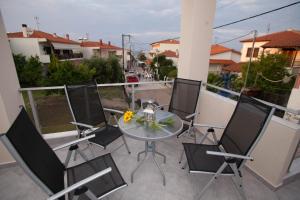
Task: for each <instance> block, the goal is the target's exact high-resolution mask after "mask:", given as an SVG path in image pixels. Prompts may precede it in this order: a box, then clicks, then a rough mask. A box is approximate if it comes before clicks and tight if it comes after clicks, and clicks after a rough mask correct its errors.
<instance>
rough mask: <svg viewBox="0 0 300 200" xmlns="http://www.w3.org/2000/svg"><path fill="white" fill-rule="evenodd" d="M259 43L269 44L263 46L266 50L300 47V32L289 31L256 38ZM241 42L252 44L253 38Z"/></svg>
mask: <svg viewBox="0 0 300 200" xmlns="http://www.w3.org/2000/svg"><path fill="white" fill-rule="evenodd" d="M256 41H257V42H264V41H266V42H267V43H266V44H264V45H262V47H264V48H284V47H286V48H291V47H294V48H295V47H300V31H299V30H287V31H281V32H276V33H271V34H268V35H263V36H260V37H257V38H256ZM241 42H252V38H250V39H246V40H241Z"/></svg>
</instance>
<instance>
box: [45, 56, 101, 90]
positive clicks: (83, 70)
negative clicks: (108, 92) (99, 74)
mask: <svg viewBox="0 0 300 200" xmlns="http://www.w3.org/2000/svg"><path fill="white" fill-rule="evenodd" d="M95 73H96V70H95V69H94V68H91V69H90V68H89V67H88V66H87V65H85V64H83V63H82V64H79V65H78V66H77V65H75V64H73V63H72V62H70V61H59V60H58V59H57V58H56V57H55V56H52V57H51V62H50V64H49V66H48V76H47V79H46V81H45V82H46V85H51V86H53V85H64V84H80V83H85V82H87V81H90V80H91V79H92V78H93V76H94V74H95Z"/></svg>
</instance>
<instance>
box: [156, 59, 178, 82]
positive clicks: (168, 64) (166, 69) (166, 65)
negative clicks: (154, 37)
mask: <svg viewBox="0 0 300 200" xmlns="http://www.w3.org/2000/svg"><path fill="white" fill-rule="evenodd" d="M150 68H151V69H152V71H153V72H156V69H158V75H159V79H160V80H163V79H164V77H165V76H168V74H169V73H170V72H171V71H173V70H175V69H177V68H176V67H175V66H174V65H173V60H171V59H167V58H166V56H165V55H158V56H155V57H154V58H153V60H152V63H151V65H150Z"/></svg>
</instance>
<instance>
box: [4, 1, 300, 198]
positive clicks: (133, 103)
mask: <svg viewBox="0 0 300 200" xmlns="http://www.w3.org/2000/svg"><path fill="white" fill-rule="evenodd" d="M215 6H216V2H215V1H209V2H207V1H202V0H201V1H200V0H199V1H198V0H187V1H182V12H181V44H180V51H181V54H180V58H179V67H178V75H179V77H181V78H186V79H193V80H201V81H202V82H203V84H202V87H201V90H200V96H199V102H198V106H197V112H198V113H200V114H199V115H198V116H197V118H196V122H197V123H204V124H207V123H208V124H220V125H226V124H227V122H228V120H229V119H230V116H231V115H232V113H233V110H234V108H235V105H236V103H237V101H236V100H237V99H238V96H239V95H240V94H239V93H237V92H234V91H230V90H226V89H223V88H219V87H217V86H213V85H209V84H206V83H205V82H206V79H207V74H208V65H209V51H210V41H211V36H212V25H213V17H214V12H215ZM0 45H1V46H0V47H1V49H2V51H3V52H2V53H1V54H0V58H1V60H2V62H1V67H2V69H1V70H3V72H5V73H0V77H1V79H0V83H1V84H0V97H1V98H0V115H1V118H2V120H1V122H0V125H1V126H0V128H1V129H0V131H1V132H6V131H7V130H8V128H9V127H10V125H11V124H12V123H13V121H14V119H15V117H16V115H17V113H18V112H19V107H18V106H19V105H25V107H26V108H27V111H28V112H29V114H30V115H31V118H32V121H33V122H34V124H35V126H36V128H37V130H39V132H40V133H41V134H42V136H43V138H44V139H45V140H46V141H47V142H48V143H49V144H50V146H52V147H55V146H57V145H59V144H62V143H65V142H67V141H70V140H72V139H74V138H75V137H76V136H77V131H76V130H75V129H76V128H75V127H74V126H73V125H72V124H70V123H69V122H70V121H72V116H71V113H70V110H69V107H68V103H67V99H66V96H65V94H64V90H63V89H64V87H63V86H56V87H39V88H20V87H19V83H18V79H17V75H16V70H15V68H14V64H13V60H12V56H11V52H10V49H9V44H8V42H7V38H6V31H5V29H4V26H3V21H2V18H1V17H0ZM1 72H2V71H1ZM137 84H138V85H139V86H136V85H137ZM172 84H173V82H172V81H166V82H140V83H134V84H132V83H113V84H99V85H98V89H99V93H100V97H101V101H102V104H103V106H104V107H107V108H114V109H119V110H127V109H129V108H130V109H133V110H137V109H139V107H138V105H139V103H138V102H139V101H137V100H138V99H154V100H155V101H157V102H158V103H159V104H160V105H164V104H168V103H169V101H170V97H171V93H172ZM124 88H125V90H124ZM124 91H126V92H124ZM222 94H223V95H222ZM224 94H226V95H224ZM187 98H188V97H187ZM265 103H266V104H269V105H271V106H272V107H275V108H276V109H277V110H280V111H281V112H284V113H285V114H287V115H288V114H291V115H294V116H297V115H298V116H299V114H300V113H299V110H293V109H290V108H286V107H282V106H278V105H274V104H270V103H268V102H265ZM284 116H286V115H284ZM203 132H205V130H204V129H200V128H199V129H195V131H194V133H193V134H192V135H187V136H182V137H180V138H176V137H173V138H171V139H168V140H164V141H160V142H158V144H157V148H158V149H159V150H160V151H161V152H163V153H164V154H166V156H167V162H166V164H163V162H162V160H160V159H157V161H158V162H159V164H161V167H162V170H163V171H164V172H165V175H166V185H165V186H163V184H162V180H161V176H160V174H159V173H158V171H157V168H155V166H154V165H153V163H150V162H149V163H147V164H146V165H143V166H142V167H141V169H140V170H139V171H138V172H137V173H136V178H135V180H134V182H133V183H131V182H130V173H131V171H132V170H133V169H134V167H135V165H136V164H137V160H136V154H137V152H138V151H140V150H142V149H143V146H144V143H143V142H140V141H138V140H133V139H130V138H128V146H129V147H130V148H131V152H132V153H131V154H130V155H128V154H127V152H126V151H124V149H123V148H124V147H120V149H117V150H116V151H114V152H113V153H112V157H113V159H114V160H115V162H116V165H117V166H118V168H119V170H120V172H121V174H122V176H123V177H124V179H125V181H126V182H127V183H128V186H127V187H125V188H123V189H122V190H119V191H117V192H115V193H113V194H111V195H110V196H109V199H119V200H121V199H122V200H127V199H128V200H134V199H136V200H140V199H146V200H148V199H149V200H150V199H153V200H154V199H166V200H169V199H174V200H177V199H178V200H179V199H194V196H195V195H196V194H197V193H198V192H199V191H200V190H201V189H202V188H203V187H204V186H205V184H206V183H207V182H208V181H209V180H210V178H211V175H207V174H206V175H205V174H196V175H195V174H191V173H188V171H187V170H183V169H181V165H180V164H179V163H178V160H179V156H180V152H181V151H182V148H183V147H182V144H181V143H182V142H189V141H194V137H195V136H196V141H199V140H200V139H201V137H202V136H203V135H202V133H203ZM221 135H222V131H221V130H219V131H218V132H217V136H218V137H221ZM209 139H212V138H209ZM299 140H300V125H299V122H298V121H289V120H288V118H285V117H278V116H272V119H271V121H270V123H269V125H268V127H267V129H266V131H265V134H264V135H263V137H262V138H261V139H260V141H259V143H258V144H257V146H256V148H255V149H254V151H253V152H252V155H251V156H252V157H253V158H254V161H248V162H247V163H246V167H245V168H243V174H244V177H243V181H244V188H245V193H246V197H247V198H248V199H255V200H256V199H289V200H290V199H299V187H300V179H299V176H300V175H299V174H300V158H299V150H298V146H299ZM205 142H206V143H210V142H211V141H210V140H206V141H205ZM118 143H119V141H116V142H115V143H114V144H113V145H112V146H111V147H109V148H107V149H106V150H101V149H95V150H96V155H97V156H99V155H103V154H105V153H107V152H111V151H112V150H114V148H115V147H118V146H119V145H120V144H121V143H119V144H118ZM81 148H83V149H84V148H85V146H84V144H83V146H81ZM86 153H87V154H88V156H89V157H90V156H91V155H90V154H89V151H88V150H87V151H86ZM66 154H67V151H63V150H60V151H58V156H59V158H60V159H61V160H64V159H65V157H66ZM80 162H82V160H81V158H80V157H78V158H77V160H75V161H74V160H72V162H71V165H76V164H78V163H80ZM0 164H1V167H0V196H1V199H24V200H25V199H30V200H33V199H46V198H47V194H46V193H44V192H43V191H42V190H41V189H40V188H39V187H38V186H37V185H36V184H35V183H34V182H33V181H32V180H31V179H30V178H29V177H28V176H27V175H26V174H25V173H24V172H23V171H22V169H21V168H20V166H19V165H18V164H17V163H16V162H15V161H14V159H13V158H12V157H11V156H10V154H9V153H8V152H7V150H6V149H5V148H4V146H3V145H2V144H0ZM49 170H51V169H49ZM203 199H240V196H239V193H238V191H237V190H236V188H235V187H234V185H233V184H232V181H231V179H230V177H226V176H225V177H220V178H219V179H218V181H217V182H216V183H215V184H213V185H212V186H211V187H210V188H209V189H208V190H207V191H206V193H205V194H204V196H203Z"/></svg>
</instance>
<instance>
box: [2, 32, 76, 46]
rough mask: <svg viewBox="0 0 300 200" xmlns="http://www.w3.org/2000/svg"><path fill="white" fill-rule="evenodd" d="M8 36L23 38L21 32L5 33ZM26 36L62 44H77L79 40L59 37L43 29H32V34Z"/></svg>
mask: <svg viewBox="0 0 300 200" xmlns="http://www.w3.org/2000/svg"><path fill="white" fill-rule="evenodd" d="M7 37H8V38H25V37H24V36H23V33H22V32H14V33H7ZM28 38H46V39H47V40H49V41H51V42H56V43H64V44H79V42H75V41H73V40H70V39H67V38H64V37H60V36H54V35H53V34H50V33H46V32H43V31H37V30H34V31H33V33H32V34H30V35H28Z"/></svg>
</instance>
